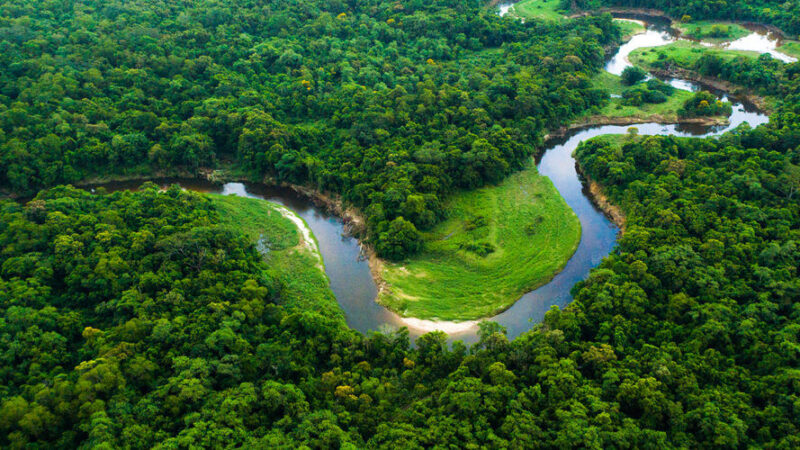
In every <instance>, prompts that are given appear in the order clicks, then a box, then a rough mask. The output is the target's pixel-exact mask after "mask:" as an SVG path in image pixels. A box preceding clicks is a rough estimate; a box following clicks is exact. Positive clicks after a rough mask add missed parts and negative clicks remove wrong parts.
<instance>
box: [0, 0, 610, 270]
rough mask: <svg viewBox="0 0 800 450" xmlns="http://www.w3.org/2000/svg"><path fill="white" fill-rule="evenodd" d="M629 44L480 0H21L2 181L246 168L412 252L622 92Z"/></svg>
mask: <svg viewBox="0 0 800 450" xmlns="http://www.w3.org/2000/svg"><path fill="white" fill-rule="evenodd" d="M619 37H620V34H619V30H618V28H617V27H615V26H613V25H612V22H611V19H610V17H608V16H604V17H593V18H587V19H583V20H580V21H570V22H563V23H555V22H554V23H542V22H532V23H528V24H522V23H520V22H519V21H516V20H512V19H508V18H506V19H503V18H500V17H498V16H497V15H496V14H494V12H493V11H492V10H491V9H487V7H486V5H485V4H484V3H483V2H480V1H476V0H472V1H455V0H451V1H441V2H440V1H437V2H417V1H404V2H395V1H392V2H389V1H377V0H360V1H353V2H339V1H321V0H317V1H315V0H303V1H299V0H298V1H271V2H266V3H265V2H257V1H252V0H234V1H224V2H223V1H219V2H218V1H211V0H208V1H201V2H188V3H186V2H182V3H164V2H158V1H152V0H139V1H134V2H131V1H122V0H113V1H110V2H108V1H97V0H86V1H78V2H73V1H67V0H63V1H52V2H38V1H30V0H14V1H3V2H2V3H0V186H3V187H6V188H7V189H9V190H11V191H13V192H17V193H24V194H31V193H33V192H35V191H36V190H38V189H40V188H42V187H45V186H51V185H53V184H56V183H64V182H75V181H78V180H82V179H85V178H87V177H89V176H109V175H112V176H113V175H117V176H118V175H131V174H134V175H135V174H150V173H153V172H154V171H155V172H160V173H163V174H168V175H169V174H174V173H176V172H177V173H189V174H197V173H199V172H200V171H202V170H203V169H214V168H216V167H219V166H220V165H221V164H224V163H226V162H228V163H232V164H233V166H234V167H235V168H236V169H237V170H241V171H245V172H247V173H251V174H257V175H258V176H259V177H263V176H264V174H265V173H267V174H271V175H272V176H273V177H274V179H275V180H277V181H285V182H291V183H298V184H308V185H311V186H313V187H314V188H316V189H320V190H327V191H333V192H336V193H339V194H341V195H342V197H343V199H344V200H345V201H347V202H350V203H353V204H354V205H356V206H358V207H360V208H362V209H363V210H364V211H365V213H366V216H367V221H368V226H369V236H368V237H369V238H370V239H371V240H372V242H373V244H374V247H375V248H376V249H377V250H378V252H379V253H380V254H382V255H383V256H386V257H398V258H399V257H402V256H404V255H405V254H408V253H412V252H413V251H414V250H415V249H416V248H418V247H419V242H418V237H417V229H426V228H429V227H430V226H432V225H433V224H434V223H436V222H437V221H438V220H440V219H441V217H442V214H443V211H442V206H441V200H442V199H443V198H445V197H446V196H447V195H448V194H449V193H451V192H452V191H453V190H455V189H463V188H475V187H478V186H482V185H484V184H486V183H489V182H497V181H499V180H501V179H502V178H503V177H504V176H505V175H507V174H508V173H510V172H511V171H513V170H516V169H519V168H520V167H521V166H522V164H523V163H524V161H526V160H527V158H529V157H530V156H531V152H532V148H534V147H533V146H534V145H536V144H538V143H540V142H541V137H542V135H543V134H544V132H545V131H546V130H547V129H549V128H554V127H557V126H559V125H562V124H564V123H566V122H567V121H568V120H569V119H570V118H572V117H575V116H576V115H577V114H578V113H581V112H583V111H585V110H586V109H588V108H590V107H591V106H594V105H599V104H602V103H603V102H604V101H605V100H606V96H605V95H604V94H603V93H602V91H599V90H597V89H593V88H592V86H591V83H590V82H589V74H591V73H592V72H594V71H596V70H598V69H599V68H600V67H601V66H602V63H603V58H604V52H603V47H604V46H607V45H611V44H615V43H617V42H618V40H619Z"/></svg>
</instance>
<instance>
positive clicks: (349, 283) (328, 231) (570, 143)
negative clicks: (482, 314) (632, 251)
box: [103, 24, 768, 342]
mask: <svg viewBox="0 0 800 450" xmlns="http://www.w3.org/2000/svg"><path fill="white" fill-rule="evenodd" d="M675 39H676V37H675V36H674V35H673V34H672V33H670V32H669V31H667V30H666V29H665V28H664V26H663V24H662V25H653V24H648V27H647V31H646V32H645V33H642V34H640V35H637V36H636V37H634V38H633V39H631V41H629V42H628V43H627V44H625V45H623V46H622V47H621V48H620V50H619V52H618V53H617V54H615V55H613V56H612V57H611V58H610V59H609V61H608V64H607V66H606V69H607V70H608V71H609V72H612V73H622V70H624V68H625V67H626V66H627V65H629V63H628V61H627V55H628V54H630V52H631V51H633V50H635V49H636V48H640V47H651V46H655V45H664V44H667V43H669V42H672V41H674V40H675ZM668 81H670V82H671V84H673V86H676V87H678V88H680V89H689V90H696V89H699V86H698V85H697V84H695V83H692V82H688V81H685V80H668ZM723 97H724V95H723ZM730 100H731V101H733V102H734V112H733V115H732V116H731V117H730V124H729V125H727V126H717V127H703V126H698V125H691V126H682V125H664V124H658V123H647V124H637V125H635V127H636V128H637V129H638V130H639V134H640V135H656V134H672V135H676V136H698V137H700V136H714V135H718V134H721V133H724V132H726V131H729V130H731V129H733V128H735V127H737V126H739V125H741V124H742V123H744V122H747V123H749V124H750V125H751V126H753V127H755V126H758V125H760V124H762V123H766V122H767V121H768V117H767V116H766V115H764V114H762V113H760V112H758V111H757V110H755V108H753V107H750V106H748V105H745V104H742V103H740V102H737V101H736V100H735V99H730ZM628 128H629V126H594V127H587V128H584V129H580V130H576V131H574V132H572V133H571V134H569V135H568V136H566V137H564V138H561V139H557V140H552V141H550V142H548V144H547V149H546V150H545V151H544V153H543V155H542V157H541V158H540V159H539V161H538V166H537V167H538V170H539V173H540V174H541V175H544V176H546V177H549V178H550V179H551V180H552V181H553V184H554V185H555V187H556V188H557V189H558V191H559V192H560V193H561V195H562V196H563V197H564V199H565V200H566V202H567V204H568V205H569V206H570V207H571V208H572V209H573V210H574V211H575V213H576V214H577V215H578V218H579V219H580V222H581V227H582V230H583V232H582V237H581V241H580V244H579V246H578V249H577V250H576V252H575V254H574V255H573V256H572V258H571V259H570V260H569V262H568V263H567V265H566V266H565V267H564V270H562V271H561V272H559V273H558V274H556V276H555V277H553V279H552V280H551V281H550V282H549V283H547V284H545V285H543V286H541V287H539V288H538V289H536V290H534V291H531V292H528V293H527V294H525V295H523V296H522V298H520V300H519V301H517V302H516V303H515V304H514V305H513V306H512V307H511V308H509V309H508V310H506V311H505V312H503V313H501V314H499V315H497V316H495V317H493V318H491V320H494V321H496V322H498V323H500V324H501V325H503V326H504V327H506V329H507V330H508V336H509V338H514V337H516V336H518V335H519V334H520V333H523V332H525V331H526V330H528V329H530V328H531V326H533V324H535V323H537V322H540V321H541V320H542V318H543V317H544V314H545V313H546V312H547V311H548V310H549V309H550V307H551V306H553V305H557V306H559V307H564V306H566V305H567V304H568V303H569V302H570V300H571V296H570V289H571V288H572V286H573V285H574V284H575V283H576V282H578V281H580V280H582V279H584V278H586V277H587V276H588V274H589V271H590V270H591V269H592V268H593V267H595V266H597V265H598V264H599V263H600V262H601V261H602V259H603V258H604V257H605V256H606V255H608V254H609V253H610V252H611V251H612V250H613V249H614V246H615V245H616V238H617V234H618V231H619V230H618V229H617V227H616V226H615V225H614V224H613V223H611V222H610V221H609V220H608V218H607V217H606V216H605V215H604V214H603V213H602V212H601V211H599V210H598V209H597V208H596V207H595V206H594V205H593V204H592V202H591V200H590V197H589V196H588V194H587V191H586V187H585V185H584V183H583V182H582V179H581V177H580V175H579V174H578V172H577V170H576V163H575V159H574V158H573V157H572V153H573V151H574V150H575V148H576V147H577V146H578V145H579V144H580V143H581V142H582V141H584V140H586V139H589V138H592V137H595V136H599V135H603V134H620V133H626V132H627V130H628ZM155 181H156V182H157V183H159V184H162V185H169V184H172V183H178V184H180V185H181V186H182V187H184V188H186V189H192V190H196V191H201V192H214V193H220V194H233V195H240V196H244V197H250V198H259V199H264V200H267V201H272V202H275V203H278V204H281V205H283V206H285V207H287V208H289V209H290V210H292V211H294V212H295V213H296V214H297V215H299V216H300V217H302V218H303V219H304V220H305V221H306V222H307V223H308V225H309V227H310V228H311V230H312V231H313V232H314V235H315V236H316V238H317V241H318V242H319V247H320V252H321V253H322V257H323V260H324V262H325V271H326V273H327V275H328V278H329V279H330V285H331V289H332V291H333V293H334V294H335V295H336V299H337V300H338V302H339V304H340V305H341V307H342V309H343V310H344V312H345V315H346V317H347V323H348V324H349V325H350V326H351V327H352V328H354V329H357V330H359V331H361V332H368V331H371V330H384V329H390V328H396V327H399V326H408V327H409V330H410V332H411V335H412V337H413V336H418V335H420V334H422V333H424V332H425V331H427V330H428V329H429V325H430V324H425V323H424V322H420V321H416V320H406V319H403V318H401V317H399V316H398V315H397V314H395V313H393V312H391V311H389V310H388V309H386V308H384V307H383V306H381V305H379V304H378V303H376V302H375V298H376V296H377V288H376V286H375V282H374V281H373V278H372V276H371V274H370V269H369V265H368V263H367V261H366V260H365V259H364V258H363V256H362V254H361V249H360V245H359V243H358V241H357V240H356V239H354V238H352V237H348V236H347V235H346V234H345V229H344V224H343V222H342V220H341V219H339V218H337V217H335V216H332V215H330V214H328V213H327V212H325V210H324V209H323V208H319V207H316V206H314V204H313V203H312V202H311V201H309V200H308V199H306V198H303V197H301V196H300V195H299V194H297V193H295V192H294V191H292V190H290V189H287V188H278V187H270V186H264V185H260V184H251V183H226V184H223V185H219V184H213V183H210V182H203V181H198V180H185V179H161V180H155ZM140 184H141V182H140V181H136V182H116V183H108V184H104V185H103V186H104V187H105V188H106V189H108V190H120V189H133V188H136V187H138V186H139V185H140ZM449 325H451V328H450V329H451V330H456V331H454V332H452V333H450V335H451V338H452V339H461V340H464V341H466V342H474V341H475V340H476V339H477V336H476V331H477V327H476V326H475V325H474V324H470V323H467V324H462V325H461V326H454V327H453V326H452V325H453V324H449Z"/></svg>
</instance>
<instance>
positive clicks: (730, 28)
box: [675, 20, 750, 44]
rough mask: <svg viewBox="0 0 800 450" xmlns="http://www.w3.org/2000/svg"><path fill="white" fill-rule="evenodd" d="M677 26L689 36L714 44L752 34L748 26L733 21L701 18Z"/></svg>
mask: <svg viewBox="0 0 800 450" xmlns="http://www.w3.org/2000/svg"><path fill="white" fill-rule="evenodd" d="M675 27H676V28H678V29H679V30H680V31H681V33H683V35H684V36H686V37H688V38H691V39H699V40H702V41H705V42H711V43H714V44H720V43H722V42H728V41H735V40H736V39H739V38H742V37H745V36H747V35H748V34H750V31H749V30H748V29H747V28H745V27H743V26H741V25H739V24H736V23H732V22H715V21H710V20H699V21H696V22H690V23H678V24H676V25H675Z"/></svg>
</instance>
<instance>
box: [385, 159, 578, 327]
mask: <svg viewBox="0 0 800 450" xmlns="http://www.w3.org/2000/svg"><path fill="white" fill-rule="evenodd" d="M446 210H447V211H448V217H447V219H446V220H444V221H443V222H441V223H440V224H438V225H437V226H436V227H435V228H433V229H432V230H431V231H430V232H427V233H425V235H424V242H425V244H424V247H423V250H422V252H421V253H420V254H419V255H417V256H414V257H411V258H408V259H406V260H405V261H402V262H399V263H386V264H384V266H383V269H382V270H381V276H382V278H383V280H384V281H385V283H386V285H387V286H386V289H385V290H384V292H383V293H382V294H381V296H380V302H381V303H383V304H384V305H386V306H388V307H389V308H391V309H393V310H395V311H397V312H398V313H400V314H401V315H404V316H410V317H417V318H426V319H441V320H469V319H478V318H482V317H487V316H491V315H493V314H494V313H497V312H499V311H501V310H503V309H505V308H508V307H509V306H511V304H513V303H514V302H515V301H516V300H517V299H518V298H519V297H520V296H521V295H522V294H523V293H524V292H526V291H528V290H531V289H533V288H535V287H537V286H539V285H541V284H543V283H545V282H547V281H548V280H549V279H550V278H552V276H553V275H554V274H555V273H556V272H558V271H559V270H560V269H561V268H562V267H563V266H564V265H565V264H566V262H567V261H568V260H569V258H570V257H571V256H572V254H573V253H574V252H575V249H576V248H577V246H578V242H579V241H580V235H581V229H580V223H579V221H578V218H577V216H575V213H574V212H573V211H572V210H571V209H570V208H569V206H567V204H566V202H565V201H564V199H563V198H562V197H561V195H560V194H559V193H558V191H557V190H556V189H555V187H554V186H553V184H552V182H551V181H550V179H549V178H547V177H543V176H540V175H538V173H537V172H536V168H535V167H533V166H532V164H531V167H528V168H526V169H525V170H523V171H521V172H517V173H515V174H513V175H511V176H510V177H508V178H507V179H506V180H504V181H503V182H502V183H500V184H499V185H497V186H490V187H484V188H481V189H476V190H473V191H469V192H462V193H459V194H458V195H456V196H454V197H453V199H452V200H450V202H449V203H448V204H447V206H446Z"/></svg>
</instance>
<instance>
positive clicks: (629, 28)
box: [614, 19, 645, 40]
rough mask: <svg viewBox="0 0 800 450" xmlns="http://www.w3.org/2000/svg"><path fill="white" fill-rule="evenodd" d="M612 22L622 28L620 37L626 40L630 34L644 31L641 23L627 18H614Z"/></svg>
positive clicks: (633, 34)
mask: <svg viewBox="0 0 800 450" xmlns="http://www.w3.org/2000/svg"><path fill="white" fill-rule="evenodd" d="M614 23H615V24H617V26H618V27H619V28H620V30H622V39H623V40H628V39H630V38H631V37H632V36H635V35H637V34H639V33H644V31H645V27H644V25H642V24H641V23H639V22H638V21H635V20H627V19H614Z"/></svg>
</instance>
